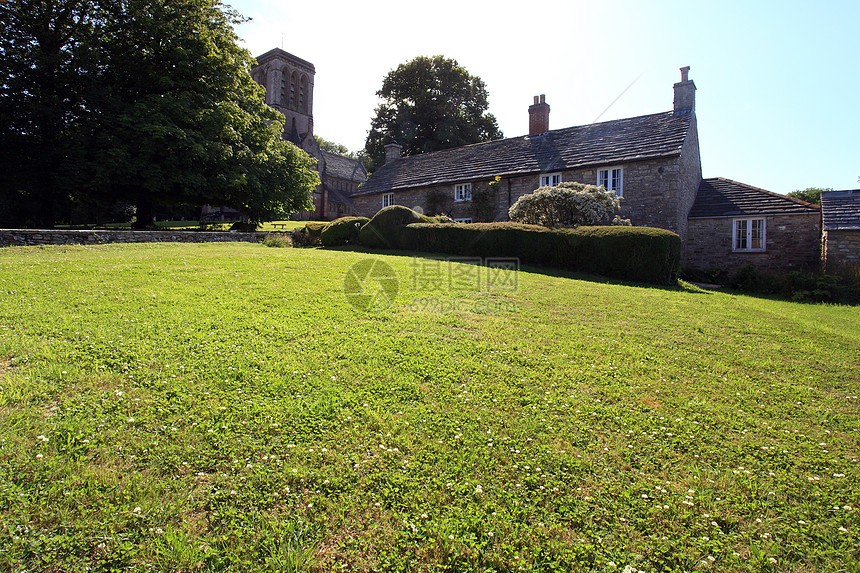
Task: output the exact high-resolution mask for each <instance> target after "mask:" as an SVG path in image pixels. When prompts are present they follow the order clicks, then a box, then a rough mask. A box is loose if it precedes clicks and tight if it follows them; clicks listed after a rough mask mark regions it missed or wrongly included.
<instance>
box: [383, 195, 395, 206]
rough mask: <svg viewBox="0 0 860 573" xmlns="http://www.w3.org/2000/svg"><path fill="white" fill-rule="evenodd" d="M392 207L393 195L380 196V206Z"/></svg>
mask: <svg viewBox="0 0 860 573" xmlns="http://www.w3.org/2000/svg"><path fill="white" fill-rule="evenodd" d="M390 205H394V193H384V194H383V195H382V206H383V207H388V206H390Z"/></svg>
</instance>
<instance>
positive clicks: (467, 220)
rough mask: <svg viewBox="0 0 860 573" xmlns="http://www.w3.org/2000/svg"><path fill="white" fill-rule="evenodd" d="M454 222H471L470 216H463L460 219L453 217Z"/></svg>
mask: <svg viewBox="0 0 860 573" xmlns="http://www.w3.org/2000/svg"><path fill="white" fill-rule="evenodd" d="M454 222H455V223H471V222H472V218H471V217H464V218H462V219H454Z"/></svg>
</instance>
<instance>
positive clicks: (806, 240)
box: [682, 213, 821, 275]
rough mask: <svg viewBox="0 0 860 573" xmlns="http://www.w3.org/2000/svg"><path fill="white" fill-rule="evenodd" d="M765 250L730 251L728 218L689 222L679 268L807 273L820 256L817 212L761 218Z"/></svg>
mask: <svg viewBox="0 0 860 573" xmlns="http://www.w3.org/2000/svg"><path fill="white" fill-rule="evenodd" d="M765 219H766V223H765V248H766V250H765V251H764V252H761V253H747V252H732V221H733V219H732V218H731V217H723V218H717V219H690V220H689V225H688V229H687V239H686V240H685V241H684V248H683V252H682V265H683V266H684V268H687V269H696V270H701V271H707V270H711V269H720V270H725V271H727V272H728V273H729V275H733V274H735V273H737V272H738V271H739V270H740V269H742V268H743V267H745V266H747V265H753V266H754V267H755V268H756V270H758V271H760V272H767V273H777V274H783V273H787V272H789V271H794V270H801V271H811V270H815V269H817V268H818V265H819V258H820V254H821V231H820V224H821V216H820V215H819V214H818V213H810V214H808V215H807V214H803V215H781V216H771V217H765Z"/></svg>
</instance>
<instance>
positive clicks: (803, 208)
mask: <svg viewBox="0 0 860 573" xmlns="http://www.w3.org/2000/svg"><path fill="white" fill-rule="evenodd" d="M818 211H819V207H818V205H813V204H812V203H807V202H806V201H801V200H800V199H795V198H793V197H787V196H785V195H780V194H779V193H772V192H770V191H765V190H764V189H759V188H758V187H753V186H752V185H744V184H743V183H738V182H737V181H732V180H731V179H723V178H722V177H716V178H713V179H704V180H702V182H701V183H700V184H699V191H698V193H696V201H695V202H694V203H693V208H692V209H690V214H689V215H688V217H689V218H690V219H708V218H715V217H746V216H749V217H757V216H761V215H802V214H809V213H815V212H818Z"/></svg>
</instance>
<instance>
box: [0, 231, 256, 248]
mask: <svg viewBox="0 0 860 573" xmlns="http://www.w3.org/2000/svg"><path fill="white" fill-rule="evenodd" d="M265 235H266V233H239V232H236V231H225V232H209V231H114V230H109V231H67V230H61V229H47V230H41V229H0V247H10V246H34V245H101V244H104V243H222V242H228V241H229V242H247V243H256V242H258V241H260V240H261V239H262V238H263V237H264V236H265Z"/></svg>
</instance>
